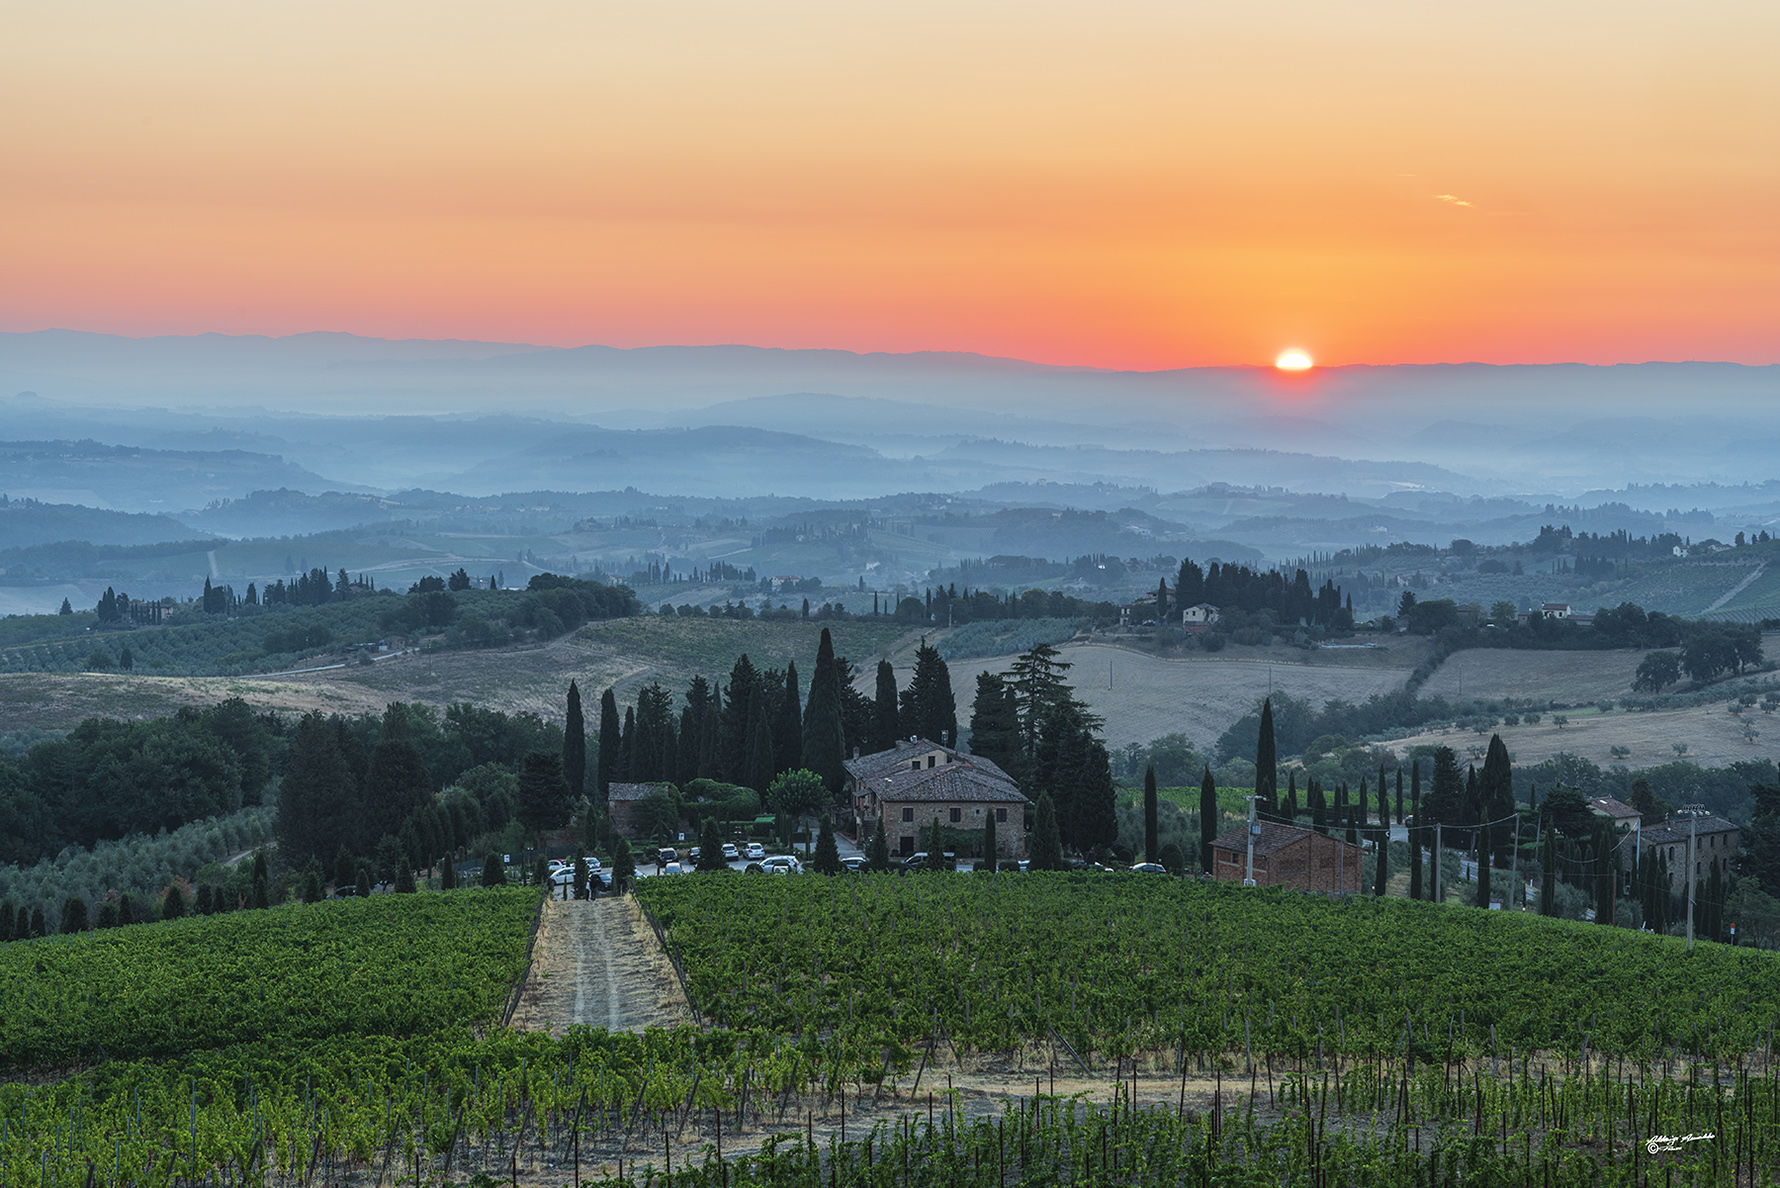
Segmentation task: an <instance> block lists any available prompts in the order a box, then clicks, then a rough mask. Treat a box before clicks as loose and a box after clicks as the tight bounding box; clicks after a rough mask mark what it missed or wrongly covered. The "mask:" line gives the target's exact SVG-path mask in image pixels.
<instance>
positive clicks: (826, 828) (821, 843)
mask: <svg viewBox="0 0 1780 1188" xmlns="http://www.w3.org/2000/svg"><path fill="white" fill-rule="evenodd" d="M700 857H703V851H700ZM813 865H814V866H815V868H816V873H817V874H825V875H837V874H839V873H841V851H840V847H839V846H837V845H835V843H834V822H833V821H832V820H830V819H829V817H828V814H827V813H823V814H822V824H821V827H820V829H819V830H818V832H817V834H816V860H815V862H814V863H813Z"/></svg>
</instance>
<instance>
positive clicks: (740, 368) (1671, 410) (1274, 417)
mask: <svg viewBox="0 0 1780 1188" xmlns="http://www.w3.org/2000/svg"><path fill="white" fill-rule="evenodd" d="M8 385H10V390H12V391H25V390H29V391H32V392H35V393H36V394H37V396H38V397H40V399H39V400H38V401H35V402H26V403H27V404H30V403H35V404H38V405H43V406H47V407H43V408H39V409H37V410H35V411H34V410H32V409H31V408H29V407H18V408H16V409H14V408H9V409H8V410H7V412H8V416H9V417H13V416H14V415H15V414H16V415H18V416H22V417H24V420H23V421H21V422H20V424H21V425H22V424H24V423H26V422H29V423H31V424H33V425H35V424H36V423H38V422H39V421H40V420H42V419H43V418H44V417H48V418H49V419H51V420H54V419H55V418H56V417H57V416H58V415H61V416H65V415H66V414H67V413H69V412H70V411H73V410H71V409H70V404H71V403H78V402H86V403H88V404H104V405H111V406H114V409H117V410H123V411H126V412H127V411H128V410H129V409H132V408H133V409H136V410H141V409H142V408H143V407H144V406H149V405H176V406H180V407H181V409H184V410H187V411H180V409H176V410H175V413H174V415H175V417H188V418H189V417H191V416H192V413H191V412H190V411H189V410H191V409H192V408H193V406H208V410H207V414H206V417H204V418H198V419H189V420H187V421H185V423H184V428H186V429H196V428H198V427H200V426H201V425H203V426H206V427H208V428H222V429H225V430H226V431H228V432H232V433H240V434H249V435H251V434H255V433H265V432H272V433H275V434H277V435H278V436H282V437H285V438H288V439H289V440H290V441H291V442H292V445H293V448H290V449H276V450H269V451H268V452H277V453H281V454H283V455H284V456H286V457H289V458H292V459H295V460H296V461H297V462H299V463H300V464H301V465H304V466H307V467H309V468H311V469H314V470H319V471H321V472H322V473H353V474H355V475H360V476H362V477H361V481H363V482H364V483H365V485H367V486H383V487H394V486H400V485H408V484H423V485H432V486H445V485H449V484H447V483H446V482H444V481H443V480H444V478H446V477H448V476H450V475H453V474H463V473H466V472H468V471H469V470H470V469H471V468H472V467H473V466H474V465H476V464H479V463H481V462H484V461H486V460H487V459H486V458H477V459H474V460H473V461H469V462H466V461H465V460H463V459H462V458H454V459H452V460H450V462H449V463H448V465H447V467H446V468H442V469H433V470H427V469H425V468H416V467H415V466H414V465H413V459H411V458H394V459H383V458H380V457H379V456H378V455H377V453H376V452H375V451H372V450H370V449H362V448H355V446H356V445H357V444H358V443H355V442H353V441H352V440H351V439H350V438H348V439H346V440H342V439H341V437H340V435H339V434H338V433H336V432H332V431H328V430H323V431H322V432H321V433H320V434H312V433H311V432H310V431H309V429H306V428H304V427H303V421H304V418H306V417H308V416H311V415H313V414H318V413H335V414H341V413H349V414H355V415H357V416H363V415H365V414H382V415H413V414H421V415H427V416H434V417H436V416H439V415H441V414H449V415H457V416H463V415H470V416H475V415H479V414H485V413H487V412H488V410H490V409H493V408H497V407H498V408H502V409H506V410H523V411H527V412H532V413H536V414H539V415H540V416H543V417H546V418H548V419H551V420H565V419H591V420H597V421H599V422H600V423H602V424H609V425H612V426H617V427H621V428H627V429H643V428H666V427H670V426H680V427H687V426H692V427H698V426H701V425H702V426H709V425H713V424H721V423H726V422H728V423H734V422H736V421H740V422H741V423H742V424H744V425H745V426H748V427H754V428H765V429H774V430H778V431H795V432H798V433H801V434H808V435H814V436H830V437H832V438H833V439H834V440H840V441H844V442H847V443H851V444H861V443H865V444H871V441H870V438H871V436H874V435H875V436H877V437H878V438H879V439H880V440H881V441H882V442H883V449H882V450H880V451H879V452H883V453H892V454H895V455H898V456H905V457H906V456H913V455H914V454H920V455H921V456H923V457H932V452H930V451H927V450H922V449H919V448H917V439H919V438H920V437H921V436H922V435H926V434H930V435H932V437H933V440H934V441H935V443H936V444H938V445H941V446H946V445H950V444H952V443H951V439H953V438H955V437H956V436H957V435H958V434H959V433H961V432H965V433H971V434H975V435H992V436H996V437H1002V438H1012V439H1015V440H1022V441H1027V442H1034V443H1038V444H1042V445H1055V444H1060V443H1061V441H1062V440H1072V441H1080V442H1088V443H1091V444H1097V445H1103V446H1107V447H1110V448H1126V447H1141V448H1146V449H1160V450H1163V451H1167V452H1178V451H1181V450H1186V449H1216V448H1232V449H1245V450H1254V449H1259V450H1281V451H1284V452H1286V453H1307V454H1315V455H1319V456H1327V455H1329V454H1340V455H1345V456H1348V457H1365V458H1378V459H1385V460H1391V459H1396V460H1401V461H1404V462H1422V463H1427V464H1431V465H1434V466H1438V467H1441V468H1443V469H1445V470H1448V471H1452V472H1454V473H1457V474H1463V475H1471V476H1475V478H1476V482H1477V484H1478V486H1477V489H1479V490H1482V491H1487V492H1495V493H1502V494H1526V495H1542V496H1546V497H1552V496H1564V497H1569V496H1574V495H1575V494H1577V493H1580V492H1581V491H1583V490H1587V489H1589V488H1592V487H1601V486H1613V485H1618V484H1619V483H1622V482H1623V481H1624V478H1625V475H1626V466H1627V464H1628V460H1629V459H1635V460H1636V463H1637V464H1638V465H1639V466H1641V467H1643V468H1644V470H1643V472H1642V477H1645V478H1647V479H1650V480H1655V481H1715V482H1724V483H1738V482H1743V481H1750V480H1753V481H1760V480H1763V479H1766V478H1768V477H1769V475H1768V474H1767V473H1766V470H1765V468H1766V466H1767V462H1766V459H1767V458H1769V457H1771V456H1772V450H1771V449H1770V448H1769V443H1771V442H1775V441H1780V401H1776V399H1775V397H1776V396H1780V367H1745V366H1739V365H1733V364H1719V363H1645V364H1635V365H1622V366H1615V367H1592V366H1583V365H1579V364H1558V365H1542V366H1518V367H1501V366H1489V365H1484V364H1452V365H1444V364H1442V365H1408V366H1396V367H1368V366H1355V367H1340V368H1325V369H1318V370H1317V371H1316V372H1313V373H1311V374H1310V375H1308V376H1301V377H1282V376H1280V375H1278V374H1277V373H1275V372H1274V371H1273V370H1272V369H1270V368H1260V367H1247V368H1244V367H1226V368H1190V369H1178V370H1169V371H1154V372H1128V371H1109V370H1099V369H1093V368H1075V367H1051V366H1045V365H1041V364H1035V363H1029V362H1024V361H1021V360H1017V359H997V358H989V357H986V356H980V355H971V354H963V353H944V352H925V353H912V354H883V353H876V354H855V353H852V352H847V351H833V350H777V349H769V348H758V347H747V346H666V347H647V348H638V349H634V350H620V349H616V348H611V347H603V346H587V347H577V348H572V349H556V348H547V347H538V346H531V345H525V344H500V343H464V342H439V343H427V342H386V341H384V340H379V339H367V338H358V337H355V336H351V335H339V334H316V335H295V336H291V337H288V338H253V337H241V338H232V337H229V336H224V335H201V336H196V337H189V338H153V339H140V340H137V339H125V338H118V337H115V336H107V335H91V334H80V333H76V332H71V331H49V332H42V333H38V334H11V335H0V392H4V391H7V390H9V388H8ZM788 394H794V395H788ZM812 394H832V396H833V397H849V398H856V399H859V400H864V401H881V402H889V403H892V404H896V405H903V406H907V411H906V413H904V414H902V415H903V416H904V417H906V423H905V424H903V425H901V426H898V425H897V424H896V421H897V419H898V414H897V413H896V412H895V411H894V410H892V409H887V408H883V407H882V406H880V405H873V404H863V405H861V404H852V405H842V407H844V409H845V411H844V412H841V411H835V412H833V413H832V414H831V413H830V411H829V410H828V409H826V408H825V407H824V406H823V405H822V402H821V401H822V397H821V396H820V395H812ZM737 401H741V402H756V401H758V402H760V403H746V404H745V407H742V408H737V407H736V406H735V404H734V402H737ZM775 401H776V402H777V403H776V404H775V403H774V402H775ZM836 403H837V404H840V402H838V401H837V402H836ZM14 404H15V405H18V404H19V402H17V401H15V402H14ZM247 408H254V409H256V410H258V411H259V412H262V413H263V412H264V411H265V410H274V411H273V412H272V414H271V420H272V421H274V422H277V421H283V422H284V423H283V424H277V425H267V424H265V423H264V421H265V420H266V418H265V417H264V416H260V415H256V416H255V417H254V418H252V419H251V420H249V419H247V418H244V417H241V416H240V415H239V414H238V413H236V414H235V415H233V416H231V410H244V409H247ZM1455 408H1460V409H1463V410H1464V413H1463V414H1462V416H1460V417H1458V418H1455V417H1454V415H1453V412H1452V410H1453V409H1455ZM1699 409H1710V410H1711V415H1712V418H1716V419H1708V418H1701V417H1699V416H1698V415H1697V412H1696V411H1695V410H1699ZM278 410H288V412H281V411H278ZM699 410H703V411H702V412H701V411H699ZM936 410H937V411H936ZM290 412H294V413H296V414H298V416H297V417H296V418H294V420H295V422H296V423H295V424H293V423H291V422H292V420H293V418H291V417H290V416H289V413H290ZM94 413H95V410H92V409H88V410H85V411H84V413H83V414H82V415H83V416H85V418H86V419H88V420H91V419H93V416H94ZM105 415H107V416H113V417H115V416H118V415H121V414H120V413H118V412H112V413H107V414H105ZM986 418H987V419H993V418H1002V419H1003V420H1004V421H1006V422H1007V423H1006V424H1001V425H995V426H984V425H983V424H982V421H983V420H984V419H986ZM157 419H159V418H157ZM849 421H853V422H857V423H856V424H853V425H851V426H849V424H848V422H849ZM1638 422H1642V424H1640V423H1638ZM1058 426H1087V427H1088V428H1087V430H1086V431H1085V432H1083V433H1080V434H1078V435H1077V436H1075V437H1073V438H1067V439H1060V438H1059V437H1058V433H1059V429H1058ZM139 427H140V426H139ZM311 428H317V427H313V426H311ZM985 429H987V430H988V432H987V433H985ZM13 432H14V433H17V434H18V435H20V436H24V435H25V434H27V433H29V434H31V435H40V436H47V437H68V436H85V435H87V434H85V433H78V434H77V433H73V432H70V431H68V430H66V429H55V430H53V431H46V430H44V429H39V428H29V429H25V428H15V429H14V430H13ZM99 439H100V440H105V439H106V438H105V437H103V436H99ZM134 440H137V441H142V442H146V443H148V444H161V445H163V446H164V447H165V448H171V445H170V443H156V442H153V441H150V439H148V438H146V437H141V436H138V437H136V438H135V439H134ZM1628 443H1629V445H1630V446H1632V447H1635V449H1636V451H1637V452H1636V453H1635V454H1632V455H1628V454H1627V453H1626V450H1627V448H1628ZM349 458H351V459H356V460H357V461H358V462H360V463H363V464H367V465H374V466H377V467H378V469H377V471H376V472H375V473H370V472H368V471H364V470H361V469H359V468H358V467H357V466H354V467H349V468H347V469H341V468H340V467H338V466H336V465H333V464H332V463H333V462H335V461H344V460H347V459H349ZM1554 463H1556V464H1557V465H1555V466H1554ZM391 466H394V467H400V468H401V469H399V470H391V469H387V467H391ZM1100 473H1118V472H1117V471H1116V470H1109V468H1108V467H1101V468H1100ZM1004 477H1007V476H996V475H994V474H990V473H979V474H978V475H977V478H976V482H975V483H973V484H967V485H981V484H982V483H985V482H993V481H1000V479H1001V478H1004ZM1265 477H1266V479H1267V480H1268V481H1271V482H1274V483H1280V484H1285V485H1294V486H1300V487H1304V486H1321V487H1323V488H1324V489H1329V488H1328V487H1327V486H1326V484H1324V483H1322V482H1321V481H1320V480H1318V481H1316V482H1312V483H1300V482H1299V481H1298V480H1297V478H1296V477H1295V476H1294V475H1292V474H1291V473H1289V472H1288V473H1282V474H1270V475H1267V476H1265ZM1203 478H1204V480H1205V481H1217V480H1222V481H1240V482H1245V483H1246V482H1249V481H1255V476H1253V475H1251V474H1250V473H1248V472H1243V473H1241V474H1235V473H1211V474H1207V475H1204V476H1203ZM1190 481H1197V480H1196V479H1195V480H1190ZM902 485H903V486H904V489H906V488H907V487H910V486H924V487H932V486H933V485H935V484H934V483H931V482H928V483H907V482H904V483H903V484H902ZM1182 485H1185V484H1182ZM657 486H659V484H657ZM879 493H882V492H879Z"/></svg>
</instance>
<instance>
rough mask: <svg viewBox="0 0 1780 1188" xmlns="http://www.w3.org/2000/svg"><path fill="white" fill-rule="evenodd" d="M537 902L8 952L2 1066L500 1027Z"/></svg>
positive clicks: (262, 924) (244, 920) (193, 930)
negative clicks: (492, 1024) (495, 1023)
mask: <svg viewBox="0 0 1780 1188" xmlns="http://www.w3.org/2000/svg"><path fill="white" fill-rule="evenodd" d="M536 904H537V893H536V892H535V891H523V890H518V889H514V890H502V891H487V892H477V893H475V894H465V895H449V896H447V895H414V896H407V895H404V896H395V895H382V896H376V897H374V898H372V899H368V900H362V901H355V900H348V901H343V902H338V903H326V904H317V905H304V904H290V905H286V906H283V907H276V908H268V909H265V910H261V911H252V912H232V913H229V914H227V915H222V916H209V917H201V918H196V917H195V918H192V919H187V920H178V921H170V922H167V923H160V924H144V925H136V926H132V927H129V928H116V929H104V930H100V931H96V932H89V933H81V934H78V935H73V936H56V937H47V938H44V939H41V940H36V941H30V942H17V943H13V944H9V945H5V946H0V1053H3V1054H4V1055H3V1056H0V1060H3V1062H4V1064H5V1065H6V1066H9V1067H12V1068H32V1067H46V1066H54V1065H61V1064H67V1063H70V1062H73V1061H80V1060H91V1059H93V1058H95V1057H98V1056H105V1057H110V1058H120V1059H129V1058H135V1057H151V1056H152V1057H168V1056H177V1055H180V1054H183V1053H187V1052H193V1051H200V1050H203V1049H207V1048H215V1047H220V1046H222V1045H225V1044H236V1043H249V1042H255V1041H265V1040H300V1039H320V1038H322V1037H325V1036H342V1035H361V1036H362V1035H388V1036H408V1035H422V1034H428V1033H431V1032H434V1031H438V1030H440V1029H442V1028H447V1027H452V1026H465V1025H470V1024H481V1023H487V1022H489V1021H490V1020H492V1019H495V1018H498V1017H499V1013H500V1009H501V1007H502V1006H503V1005H504V1004H505V1001H506V998H507V994H508V991H509V990H510V988H511V985H512V982H513V980H514V978H515V977H517V976H518V973H519V970H520V968H521V966H522V965H523V963H524V960H525V943H526V932H527V929H528V928H529V926H530V923H531V918H532V914H533V912H534V910H535V908H536Z"/></svg>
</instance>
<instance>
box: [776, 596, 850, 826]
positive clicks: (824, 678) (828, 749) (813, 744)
mask: <svg viewBox="0 0 1780 1188" xmlns="http://www.w3.org/2000/svg"><path fill="white" fill-rule="evenodd" d="M802 727H803V757H804V764H803V765H804V766H805V767H807V768H809V769H810V770H811V771H813V772H815V773H816V774H817V775H819V776H821V777H822V783H823V786H824V787H826V788H827V789H828V793H829V795H830V796H839V795H840V793H841V790H842V789H843V788H845V787H846V786H847V769H846V768H845V767H844V766H843V764H844V762H845V761H846V758H847V732H846V728H845V726H844V725H843V724H842V722H841V673H840V667H839V665H837V664H836V663H835V659H834V638H833V637H832V636H831V635H830V634H829V631H828V628H826V627H824V628H822V638H821V640H820V642H819V643H818V644H817V645H816V671H815V672H814V673H813V674H812V675H811V677H810V698H809V702H808V704H807V705H806V706H805V708H804V716H803V724H802ZM760 791H761V792H762V793H763V794H764V793H765V791H766V789H765V788H764V787H762V788H761V789H760Z"/></svg>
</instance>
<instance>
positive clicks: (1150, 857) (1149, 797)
mask: <svg viewBox="0 0 1780 1188" xmlns="http://www.w3.org/2000/svg"><path fill="white" fill-rule="evenodd" d="M993 819H994V814H990V820H991V821H993ZM994 831H995V827H994V825H993V824H991V825H990V827H989V832H990V835H991V836H993V835H994ZM1156 833H1157V824H1156V765H1155V764H1154V763H1151V764H1148V765H1147V766H1145V768H1144V769H1143V860H1144V861H1145V862H1154V861H1155V860H1156V852H1157V850H1158V848H1159V846H1158V844H1157V843H1158V839H1157V837H1156Z"/></svg>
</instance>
